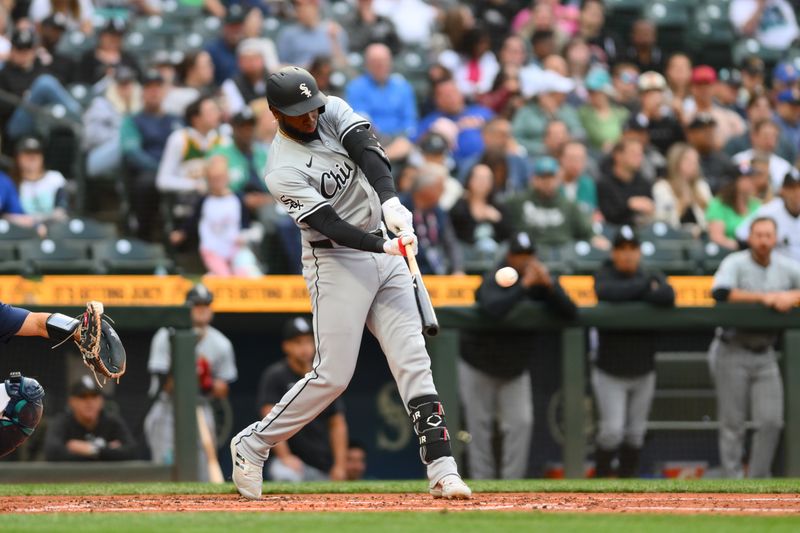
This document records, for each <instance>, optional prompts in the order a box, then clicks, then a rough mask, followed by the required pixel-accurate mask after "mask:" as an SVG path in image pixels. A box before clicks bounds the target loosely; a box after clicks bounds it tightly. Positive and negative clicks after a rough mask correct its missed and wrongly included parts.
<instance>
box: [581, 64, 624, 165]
mask: <svg viewBox="0 0 800 533" xmlns="http://www.w3.org/2000/svg"><path fill="white" fill-rule="evenodd" d="M586 89H587V90H588V91H589V100H588V102H587V103H586V105H584V106H581V108H580V109H578V117H579V118H580V120H581V125H582V126H583V129H585V130H586V140H587V142H588V143H589V147H590V148H591V149H592V150H595V151H598V152H609V151H610V150H611V147H612V146H614V144H616V142H617V141H619V139H620V138H621V137H622V126H623V125H624V124H625V121H626V120H628V115H629V113H628V110H627V109H625V108H623V107H619V106H616V105H613V104H612V103H611V98H610V97H609V95H610V93H611V91H612V90H613V88H612V86H611V76H609V74H608V72H606V71H605V70H603V69H599V68H595V69H592V70H591V71H590V72H589V75H588V76H586Z"/></svg>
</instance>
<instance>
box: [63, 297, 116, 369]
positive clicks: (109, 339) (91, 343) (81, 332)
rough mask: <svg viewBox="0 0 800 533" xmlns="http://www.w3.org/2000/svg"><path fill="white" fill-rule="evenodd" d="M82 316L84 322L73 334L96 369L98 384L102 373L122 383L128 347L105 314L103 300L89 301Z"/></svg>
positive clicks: (85, 362)
mask: <svg viewBox="0 0 800 533" xmlns="http://www.w3.org/2000/svg"><path fill="white" fill-rule="evenodd" d="M78 320H79V321H80V324H79V325H78V328H77V329H76V330H75V332H74V333H73V334H72V338H73V340H74V341H75V344H76V345H77V346H78V349H79V350H80V352H81V355H82V356H83V363H84V364H85V365H86V366H88V367H89V369H90V370H91V371H92V373H94V378H95V380H97V384H98V385H100V380H99V379H98V378H97V374H98V373H100V374H102V375H103V376H105V377H106V378H111V379H116V380H117V383H119V378H120V376H122V374H124V373H125V360H126V355H125V347H124V346H123V345H122V341H121V340H120V339H119V335H117V332H116V331H114V328H112V327H111V324H109V323H108V320H106V317H104V315H103V304H102V303H100V302H95V301H92V302H88V303H87V304H86V311H85V312H84V313H83V316H81V317H79V319H78ZM109 320H110V319H109ZM103 382H104V383H105V380H104V381H103Z"/></svg>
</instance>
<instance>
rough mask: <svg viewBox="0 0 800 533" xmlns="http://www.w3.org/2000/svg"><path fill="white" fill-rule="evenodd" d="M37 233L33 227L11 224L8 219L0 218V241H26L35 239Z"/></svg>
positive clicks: (37, 236)
mask: <svg viewBox="0 0 800 533" xmlns="http://www.w3.org/2000/svg"><path fill="white" fill-rule="evenodd" d="M37 238H39V235H38V234H37V233H36V229H35V228H27V227H25V226H19V225H17V224H12V223H11V222H9V221H8V220H5V219H0V242H2V241H27V240H30V239H37Z"/></svg>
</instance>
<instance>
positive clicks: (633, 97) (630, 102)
mask: <svg viewBox="0 0 800 533" xmlns="http://www.w3.org/2000/svg"><path fill="white" fill-rule="evenodd" d="M611 74H612V84H613V85H614V95H615V101H616V103H617V104H619V105H621V106H622V107H624V108H625V109H627V110H628V112H629V113H631V114H635V113H636V112H638V110H639V86H638V82H639V69H637V68H636V66H635V65H632V64H630V63H617V64H616V65H614V67H613V69H612V71H611Z"/></svg>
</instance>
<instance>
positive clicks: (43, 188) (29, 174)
mask: <svg viewBox="0 0 800 533" xmlns="http://www.w3.org/2000/svg"><path fill="white" fill-rule="evenodd" d="M14 179H15V180H16V182H17V186H18V187H19V201H20V204H21V205H22V210H23V211H24V212H25V214H26V215H30V216H31V217H32V218H33V220H34V221H35V222H36V223H42V222H50V221H59V220H65V219H66V218H67V209H68V206H69V195H68V193H67V180H66V179H64V176H63V175H62V174H61V172H58V171H57V170H48V169H47V167H46V166H45V162H44V154H43V150H42V143H41V142H39V139H37V138H35V137H24V138H22V139H20V140H19V142H18V143H17V155H16V158H15V160H14Z"/></svg>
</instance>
